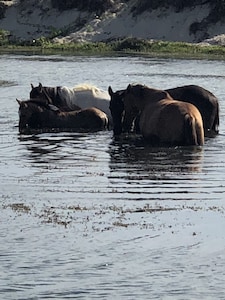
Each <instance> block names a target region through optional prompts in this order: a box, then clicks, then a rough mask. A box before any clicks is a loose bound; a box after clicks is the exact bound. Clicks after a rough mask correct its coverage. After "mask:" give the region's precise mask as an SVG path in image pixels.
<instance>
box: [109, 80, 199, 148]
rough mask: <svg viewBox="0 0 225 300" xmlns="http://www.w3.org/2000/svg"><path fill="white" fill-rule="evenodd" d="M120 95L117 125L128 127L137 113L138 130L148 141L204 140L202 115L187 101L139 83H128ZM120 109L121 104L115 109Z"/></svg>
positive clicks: (182, 142) (185, 142)
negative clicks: (119, 118)
mask: <svg viewBox="0 0 225 300" xmlns="http://www.w3.org/2000/svg"><path fill="white" fill-rule="evenodd" d="M109 93H110V90H109ZM122 96H123V100H122V102H123V110H124V119H123V123H122V124H121V129H122V127H123V128H124V129H125V130H127V131H130V129H131V127H132V123H133V121H134V119H135V118H136V117H137V116H139V127H140V132H141V134H142V135H143V137H144V138H145V139H146V140H148V141H150V142H151V143H152V144H157V145H159V144H160V145H161V144H163V145H184V146H185V145H193V146H194V145H203V144H204V130H203V122H202V117H201V114H200V112H199V110H198V109H197V108H196V107H195V106H194V105H192V104H191V103H187V102H182V101H177V100H174V99H173V98H172V97H171V96H170V95H169V93H167V92H166V91H163V90H157V89H151V88H148V87H147V86H144V85H140V84H138V85H129V86H128V87H127V89H126V90H125V91H124V92H123V95H122ZM110 107H111V106H110ZM111 109H112V107H111ZM121 111H122V105H121V107H120V109H119V113H121ZM112 115H114V114H113V113H112Z"/></svg>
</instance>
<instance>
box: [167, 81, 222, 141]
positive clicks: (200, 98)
mask: <svg viewBox="0 0 225 300" xmlns="http://www.w3.org/2000/svg"><path fill="white" fill-rule="evenodd" d="M165 91H166V92H168V93H169V94H170V96H171V97H172V98H173V99H176V100H180V101H184V102H189V103H191V104H193V105H195V106H196V107H197V108H198V110H199V111H200V113H201V115H202V121H203V126H204V132H205V135H206V136H207V135H208V134H217V133H218V132H219V130H218V127H219V102H218V99H217V97H216V96H215V95H214V94H212V93H211V92H210V91H208V90H206V89H204V88H202V87H200V86H198V85H185V86H180V87H176V88H172V89H167V90H165Z"/></svg>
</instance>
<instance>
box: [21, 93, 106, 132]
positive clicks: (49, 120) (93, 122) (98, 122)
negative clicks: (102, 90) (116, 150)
mask: <svg viewBox="0 0 225 300" xmlns="http://www.w3.org/2000/svg"><path fill="white" fill-rule="evenodd" d="M17 102H18V103H19V132H20V133H26V132H29V131H32V130H42V131H45V130H52V129H57V130H61V131H67V130H70V131H79V130H82V131H96V130H103V129H106V128H107V127H108V117H107V115H106V114H105V113H104V112H103V111H101V110H99V109H98V108H95V107H91V108H85V109H81V110H76V111H69V112H62V111H60V110H59V108H57V107H56V106H54V105H52V104H46V103H45V102H43V101H41V99H29V100H26V101H21V100H18V99H17Z"/></svg>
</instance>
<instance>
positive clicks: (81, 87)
mask: <svg viewBox="0 0 225 300" xmlns="http://www.w3.org/2000/svg"><path fill="white" fill-rule="evenodd" d="M73 90H74V91H86V90H91V91H93V92H95V91H99V88H97V87H96V86H94V85H92V84H89V83H82V84H78V85H76V86H75V87H74V88H73Z"/></svg>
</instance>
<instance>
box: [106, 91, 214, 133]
mask: <svg viewBox="0 0 225 300" xmlns="http://www.w3.org/2000/svg"><path fill="white" fill-rule="evenodd" d="M124 91H125V90H120V91H116V92H113V90H112V88H111V87H109V88H108V93H109V95H110V96H111V101H110V110H111V114H112V116H113V125H114V134H120V133H121V131H122V127H121V118H122V112H121V109H122V107H123V101H122V98H123V96H124V93H123V92H124ZM165 91H166V92H168V93H169V94H170V96H171V97H172V98H173V99H176V100H179V101H184V102H189V103H192V104H193V105H195V106H196V107H197V108H198V110H199V111H200V113H201V115H202V120H203V126H204V134H205V136H208V135H209V136H211V135H215V134H217V133H218V127H219V103H218V99H217V98H216V96H215V95H213V94H212V93H211V92H210V91H208V90H206V89H204V88H202V87H200V86H198V85H185V86H180V87H175V88H171V89H167V90H165ZM122 110H123V109H122Z"/></svg>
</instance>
